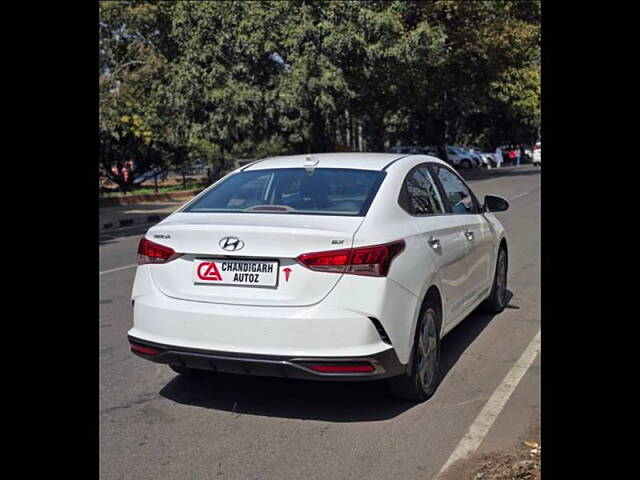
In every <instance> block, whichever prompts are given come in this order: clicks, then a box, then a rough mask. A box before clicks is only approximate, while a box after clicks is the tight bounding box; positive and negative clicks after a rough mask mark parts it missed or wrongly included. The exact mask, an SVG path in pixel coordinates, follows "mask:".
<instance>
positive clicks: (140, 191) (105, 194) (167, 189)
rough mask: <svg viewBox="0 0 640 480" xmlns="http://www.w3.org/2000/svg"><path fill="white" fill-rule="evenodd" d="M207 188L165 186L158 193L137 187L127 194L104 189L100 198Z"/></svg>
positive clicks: (197, 186)
mask: <svg viewBox="0 0 640 480" xmlns="http://www.w3.org/2000/svg"><path fill="white" fill-rule="evenodd" d="M207 186H208V185H207V184H205V183H203V182H198V183H191V182H189V183H187V189H186V190H185V189H184V188H183V186H182V184H180V185H165V186H159V187H158V191H157V192H156V189H155V187H149V186H142V187H136V188H134V189H133V190H130V191H128V192H126V193H123V192H120V191H118V190H116V189H113V190H110V189H109V190H108V189H103V190H101V191H100V198H112V197H127V196H131V195H150V194H151V195H152V194H155V193H172V192H188V191H192V190H201V189H203V188H205V187H207Z"/></svg>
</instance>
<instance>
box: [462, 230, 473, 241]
mask: <svg viewBox="0 0 640 480" xmlns="http://www.w3.org/2000/svg"><path fill="white" fill-rule="evenodd" d="M464 236H465V237H467V240H469V241H471V240H473V232H472V231H471V230H467V231H466V232H464Z"/></svg>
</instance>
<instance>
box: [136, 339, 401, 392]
mask: <svg viewBox="0 0 640 480" xmlns="http://www.w3.org/2000/svg"><path fill="white" fill-rule="evenodd" d="M128 338H129V342H130V343H131V344H135V345H137V346H141V347H143V349H145V350H146V349H151V350H155V351H157V352H158V353H155V352H152V351H151V350H147V351H149V353H143V352H141V351H138V350H133V349H132V352H133V353H134V354H136V355H137V356H139V357H141V358H144V359H146V360H150V361H152V362H156V363H164V364H169V365H178V366H182V367H189V368H195V369H199V370H209V371H213V372H220V373H232V374H241V375H258V376H266V377H281V378H297V379H304V380H324V381H366V380H378V379H381V378H387V377H392V376H395V375H400V374H402V373H404V372H405V370H406V365H403V364H402V363H400V361H399V360H398V357H397V355H396V353H395V351H394V350H393V348H389V349H387V350H384V351H382V352H379V353H376V354H373V355H366V356H360V357H287V356H278V355H258V354H248V353H238V352H219V351H211V350H201V349H194V348H184V347H179V346H174V345H164V344H159V343H155V342H150V341H147V340H143V339H140V338H136V337H132V336H131V335H129V337H128ZM319 364H320V365H332V366H339V365H353V364H359V365H371V366H372V369H373V371H371V372H362V373H361V372H357V373H355V372H354V373H325V372H317V371H314V370H312V369H311V368H310V367H311V366H312V365H319Z"/></svg>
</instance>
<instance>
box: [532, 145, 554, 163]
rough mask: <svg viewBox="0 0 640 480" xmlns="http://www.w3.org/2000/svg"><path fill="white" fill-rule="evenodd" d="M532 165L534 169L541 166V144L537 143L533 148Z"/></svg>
mask: <svg viewBox="0 0 640 480" xmlns="http://www.w3.org/2000/svg"><path fill="white" fill-rule="evenodd" d="M533 165H534V166H536V167H540V166H541V165H542V142H537V143H536V144H535V145H534V146H533ZM552 170H553V168H552Z"/></svg>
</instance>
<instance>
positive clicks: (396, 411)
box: [99, 166, 540, 480]
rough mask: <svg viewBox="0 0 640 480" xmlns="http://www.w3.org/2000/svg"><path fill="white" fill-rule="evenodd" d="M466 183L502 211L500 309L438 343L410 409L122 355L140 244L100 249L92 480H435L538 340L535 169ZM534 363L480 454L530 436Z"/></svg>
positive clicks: (357, 386)
mask: <svg viewBox="0 0 640 480" xmlns="http://www.w3.org/2000/svg"><path fill="white" fill-rule="evenodd" d="M495 175H496V176H495V177H490V178H485V179H481V180H472V181H470V182H469V183H470V185H471V187H472V189H473V190H474V192H475V193H476V195H477V196H478V197H479V198H482V196H483V195H484V194H487V193H493V194H497V195H502V196H505V197H507V198H509V199H510V205H511V206H510V209H509V210H508V211H507V212H503V213H499V214H498V216H499V218H500V219H501V221H502V222H503V224H504V226H505V228H506V230H507V235H508V240H509V256H510V259H509V274H508V288H509V290H510V292H511V294H512V297H511V299H510V302H509V306H508V307H507V309H506V310H505V311H504V312H503V313H501V314H499V315H496V316H490V315H486V314H480V313H473V314H472V315H471V316H469V317H468V318H467V319H466V320H465V321H463V322H462V323H461V324H460V325H458V326H457V327H456V328H455V329H454V330H453V331H452V332H451V333H450V334H449V335H447V336H446V337H445V339H443V343H442V349H443V351H442V367H443V369H444V378H443V380H442V383H441V384H440V386H439V388H438V390H437V392H436V394H435V395H434V396H433V397H432V398H431V399H430V400H429V401H427V402H425V403H422V404H419V405H414V404H411V403H408V402H401V401H397V400H394V399H392V398H391V397H390V396H389V395H388V393H387V389H386V385H385V384H384V382H368V383H351V384H350V383H325V382H317V383H316V382H310V381H296V380H285V379H270V378H260V377H258V378H253V377H247V376H231V375H218V376H215V375H212V376H210V377H206V378H203V379H188V378H182V377H180V376H178V375H176V374H175V373H173V371H172V370H170V369H169V368H168V367H167V366H163V365H156V364H153V363H151V362H147V361H145V360H142V359H140V358H137V357H135V356H134V355H133V354H131V353H130V352H129V346H128V343H127V339H126V332H127V330H128V329H129V328H130V326H131V323H132V312H131V303H130V299H129V295H130V291H131V285H132V282H133V276H134V272H135V269H134V268H123V269H120V267H128V266H129V265H132V264H134V263H135V253H136V247H137V243H138V240H139V238H140V236H139V235H135V236H129V237H121V238H117V239H113V240H109V241H107V242H104V243H102V244H101V246H100V271H101V272H105V273H101V275H100V327H99V328H100V400H99V408H100V411H99V419H100V478H103V479H153V480H161V479H176V478H180V479H182V480H188V479H205V478H207V479H208V478H221V479H285V478H313V479H332V480H333V479H351V478H353V479H356V478H357V479H361V478H367V479H388V478H394V479H429V478H434V477H435V476H436V474H437V473H438V472H439V471H440V469H441V468H442V466H443V465H444V464H445V463H446V462H447V460H448V459H449V457H450V456H451V454H452V453H453V452H454V451H455V450H456V447H457V446H458V444H459V443H460V441H461V440H462V439H463V438H464V437H465V434H466V433H467V432H468V430H469V428H470V426H471V425H472V424H475V423H474V422H475V420H476V417H477V416H478V415H479V413H481V411H483V407H485V405H486V404H487V402H488V401H489V399H490V398H492V394H493V393H494V391H496V389H497V388H498V387H500V386H501V385H502V382H503V379H504V378H505V376H507V374H508V373H509V372H510V370H511V368H512V367H513V366H514V364H515V363H516V362H517V361H518V359H519V358H520V356H521V354H522V353H523V352H524V351H525V350H526V349H527V346H528V345H529V344H530V342H531V341H532V339H533V338H534V337H535V336H536V334H537V333H538V332H539V330H540V169H535V168H533V167H529V166H524V167H520V168H518V169H512V170H510V171H507V170H506V169H505V170H504V171H500V172H499V173H498V172H497V171H496V172H495ZM539 407H540V358H539V355H538V356H537V357H536V358H535V360H534V361H533V363H532V364H531V366H530V367H529V368H528V369H527V370H526V373H525V374H524V377H522V380H521V381H520V382H519V383H518V384H517V387H516V388H515V390H514V391H513V393H512V395H510V397H509V398H508V400H507V401H506V404H505V405H504V408H503V409H502V410H501V411H500V413H499V415H498V416H497V417H496V418H495V422H494V423H493V424H492V426H491V428H490V429H489V430H488V434H487V435H486V437H484V439H483V440H482V442H481V443H480V446H479V448H478V453H485V452H489V451H494V450H499V449H506V448H509V447H511V446H512V445H514V444H515V443H517V442H520V441H522V440H524V439H530V438H531V435H535V433H532V432H537V431H538V430H539V428H538V426H539V421H540V411H539Z"/></svg>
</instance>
